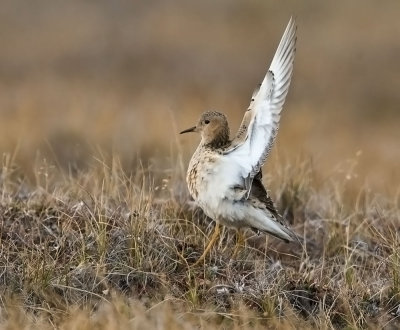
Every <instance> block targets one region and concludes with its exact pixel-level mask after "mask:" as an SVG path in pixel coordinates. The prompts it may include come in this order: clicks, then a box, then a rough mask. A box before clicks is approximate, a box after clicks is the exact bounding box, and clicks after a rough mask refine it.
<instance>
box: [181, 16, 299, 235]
mask: <svg viewBox="0 0 400 330" xmlns="http://www.w3.org/2000/svg"><path fill="white" fill-rule="evenodd" d="M295 32H296V28H295V24H294V21H293V19H291V20H290V22H289V24H288V26H287V28H286V30H285V33H284V35H283V37H282V40H281V42H280V44H279V46H278V49H277V51H276V54H275V56H274V59H273V60H272V63H271V66H270V68H269V70H268V72H267V75H266V76H265V78H264V80H263V82H262V84H261V85H260V86H259V88H258V89H257V90H256V91H255V92H254V93H253V96H252V98H251V102H250V106H249V108H248V110H247V111H246V113H245V115H244V118H243V121H242V124H241V126H240V128H239V131H238V133H237V134H236V137H235V138H234V139H233V140H230V138H229V125H228V121H227V119H226V117H225V115H224V114H222V113H219V112H216V111H208V112H205V113H204V114H202V116H201V117H200V119H199V121H198V123H197V125H196V126H194V127H192V128H190V129H188V130H185V131H183V132H181V133H186V132H199V133H201V142H200V144H199V146H198V147H197V149H196V151H195V153H194V154H193V156H192V158H191V160H190V163H189V168H188V172H187V184H188V188H189V191H190V194H191V196H192V197H193V199H194V200H195V201H196V203H197V204H198V205H199V206H200V207H201V208H202V209H203V211H204V212H205V213H206V214H207V215H208V216H209V217H210V218H212V219H214V220H216V221H218V222H220V223H222V224H224V225H227V226H230V227H236V228H241V227H250V228H253V229H256V230H260V231H264V232H267V233H269V234H271V235H274V236H276V237H278V238H281V239H283V240H285V241H293V240H296V239H297V235H296V234H295V233H294V232H293V231H292V230H290V229H289V227H288V226H287V225H286V224H285V221H284V219H283V218H282V217H281V216H280V215H279V214H278V212H277V211H276V209H275V206H274V204H273V202H272V200H271V199H270V197H269V196H268V194H267V191H266V189H265V187H264V186H263V184H262V172H261V167H262V165H263V164H264V162H265V160H266V157H267V155H268V152H269V150H270V148H271V146H272V143H273V141H274V138H275V136H276V132H277V130H278V125H279V119H280V111H281V109H282V107H283V103H284V101H285V98H286V95H287V92H288V89H289V85H290V78H291V76H292V71H293V60H294V53H295V42H296V35H295Z"/></svg>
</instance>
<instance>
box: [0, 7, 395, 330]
mask: <svg viewBox="0 0 400 330" xmlns="http://www.w3.org/2000/svg"><path fill="white" fill-rule="evenodd" d="M399 10H400V3H399V2H398V1H387V2H385V4H379V6H378V5H377V4H376V3H375V2H374V1H372V0H368V1H361V0H360V1H353V2H347V1H335V2H334V1H326V2H320V1H317V0H313V1H309V2H307V5H305V4H304V3H301V2H298V1H294V0H292V1H287V2H285V3H284V4H279V5H278V3H275V2H273V1H258V0H252V1H247V2H245V1H239V0H234V1H228V0H223V1H219V2H218V3H215V2H212V1H203V2H198V3H197V2H187V1H176V2H168V3H167V2H162V1H152V2H138V1H133V2H126V1H114V2H108V1H105V0H104V1H103V0H101V1H96V2H92V1H77V0H76V1H69V2H54V1H50V0H41V1H38V2H35V3H33V2H32V3H31V2H24V1H12V0H6V1H3V2H2V10H1V11H0V43H1V45H3V47H2V50H1V51H0V118H1V120H0V152H1V155H2V164H1V168H0V224H1V226H0V234H1V235H0V240H1V245H0V246H1V250H0V328H1V329H3V328H4V329H53V328H57V329H153V328H154V329H195V328H196V329H197V328H206V329H227V328H230V329H232V328H233V329H254V328H255V329H257V328H259V329H261V328H271V329H291V328H296V329H299V328H318V329H320V328H321V329H332V328H335V329H336V328H351V329H353V328H354V329H355V328H371V329H375V328H385V329H396V328H399V327H400V237H399V232H400V208H399V204H400V198H399V193H400V189H399V182H400V171H399V168H400V167H399V164H400V148H399V141H400V129H399V122H400V113H399V104H400V94H399V93H398V91H399V90H400V78H399V77H400V75H399V74H398V69H399V63H398V58H399V57H400V43H399V41H398V36H399V32H400V21H399V20H398V17H397V16H398V12H399ZM291 15H295V16H296V18H297V24H298V47H297V54H296V62H295V73H294V77H293V80H292V86H291V90H290V92H289V95H288V98H287V102H286V106H285V109H284V112H283V115H282V120H281V127H280V132H279V135H278V140H277V143H276V145H275V146H274V148H273V151H272V153H271V155H270V158H269V160H268V161H267V164H266V166H265V169H264V173H265V175H264V182H265V184H266V186H267V187H268V188H269V190H270V192H271V196H272V197H273V199H274V200H275V202H276V205H277V207H278V209H279V211H280V212H281V213H282V214H283V215H285V217H286V218H287V220H288V222H289V223H290V224H291V225H292V226H293V228H294V229H295V230H296V232H297V233H299V234H301V235H304V236H305V237H307V239H308V241H309V244H307V245H305V246H304V247H303V249H302V250H299V249H298V248H297V247H296V246H292V245H290V244H284V243H281V242H279V241H278V240H276V239H273V238H271V237H265V236H264V235H260V236H257V235H256V234H255V233H253V232H252V231H250V230H249V231H248V232H246V236H247V240H246V242H245V243H244V246H242V247H241V248H240V250H239V253H238V255H236V256H234V255H233V251H234V249H235V242H236V233H235V231H234V230H231V229H226V228H225V229H224V231H223V235H222V236H221V238H220V240H219V242H218V244H217V245H216V246H215V247H214V248H213V249H212V251H211V253H210V255H209V256H208V258H207V259H206V261H205V262H204V264H202V265H198V266H193V264H194V262H195V260H196V259H197V258H198V257H199V256H200V255H201V253H202V252H203V250H204V247H205V246H206V244H207V242H208V239H209V237H210V234H211V233H212V230H213V228H214V223H213V222H212V221H211V220H210V219H208V218H206V217H205V216H204V215H203V214H202V212H201V210H199V209H197V208H196V207H194V206H193V205H192V203H191V202H190V199H189V196H188V191H187V188H186V184H185V171H186V167H187V164H188V161H189V158H190V156H191V153H192V152H193V151H194V149H195V147H196V144H197V143H198V137H197V136H194V135H193V136H179V135H178V134H177V133H178V132H179V131H180V130H182V129H184V128H187V127H189V126H192V125H193V124H194V122H195V121H196V120H197V117H198V116H199V115H200V113H201V112H203V111H204V110H206V109H216V110H219V111H222V112H224V113H226V114H227V115H228V118H229V119H230V122H231V126H232V131H234V130H235V129H236V128H237V127H238V124H239V122H240V120H241V118H242V115H243V110H244V109H246V107H247V105H248V101H249V98H250V95H251V93H252V90H253V88H254V87H255V86H256V85H257V83H258V82H259V81H260V79H262V77H263V75H264V74H265V71H266V68H267V66H268V64H269V62H270V59H271V58H272V55H273V53H274V51H275V48H276V46H277V43H278V41H279V38H280V36H281V34H282V32H283V30H284V27H285V25H286V23H287V21H288V20H289V17H290V16H291Z"/></svg>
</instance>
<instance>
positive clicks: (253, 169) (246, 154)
mask: <svg viewBox="0 0 400 330" xmlns="http://www.w3.org/2000/svg"><path fill="white" fill-rule="evenodd" d="M295 50H296V25H295V21H294V19H293V18H291V19H290V21H289V24H288V25H287V27H286V30H285V32H284V34H283V36H282V39H281V41H280V43H279V46H278V48H277V50H276V53H275V56H274V58H273V60H272V63H271V66H270V68H269V70H268V72H267V74H266V76H265V78H264V80H263V82H262V83H261V85H260V88H259V89H258V91H255V93H254V94H253V97H252V99H251V102H250V106H249V109H248V111H247V112H246V114H245V116H244V118H243V121H242V125H241V127H240V129H239V132H238V134H237V137H236V139H235V140H233V142H232V145H231V147H230V148H229V149H228V150H226V151H225V153H224V154H225V155H226V156H227V160H228V161H232V162H235V163H236V164H237V165H239V171H240V172H241V173H240V175H241V176H242V177H243V178H245V179H246V188H247V189H250V186H251V183H252V180H253V178H254V177H255V176H256V174H257V173H258V172H259V170H260V169H261V166H262V165H263V164H264V162H265V160H266V158H267V156H268V153H269V150H270V149H271V147H272V144H273V142H274V139H275V136H276V134H277V131H278V127H279V119H280V112H281V110H282V107H283V104H284V102H285V98H286V95H287V93H288V90H289V85H290V80H291V77H292V73H293V61H294V55H295ZM245 133H246V135H245V136H244V134H245Z"/></svg>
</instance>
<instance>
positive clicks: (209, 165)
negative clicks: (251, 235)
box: [192, 155, 243, 221]
mask: <svg viewBox="0 0 400 330" xmlns="http://www.w3.org/2000/svg"><path fill="white" fill-rule="evenodd" d="M197 169H198V170H197V177H196V180H195V181H196V187H195V189H196V194H192V196H193V195H195V196H193V198H194V199H195V201H196V202H197V204H198V205H199V206H200V207H201V208H202V209H203V211H204V212H205V213H206V214H207V216H209V217H210V218H212V219H214V220H220V221H223V220H222V218H226V219H227V220H228V219H231V218H232V220H233V216H234V215H233V214H231V211H232V207H228V206H232V204H233V202H234V201H235V200H239V199H240V198H241V197H243V196H242V195H240V196H238V195H237V193H235V190H234V189H233V187H235V186H238V185H243V179H242V178H241V177H240V176H239V174H238V173H239V171H238V169H237V168H235V166H234V164H229V163H227V162H226V161H225V159H224V158H222V156H220V155H215V156H214V159H212V161H208V162H207V161H204V162H202V163H201V164H199V165H198V167H197ZM228 221H229V220H228Z"/></svg>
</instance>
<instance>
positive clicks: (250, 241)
mask: <svg viewBox="0 0 400 330" xmlns="http://www.w3.org/2000/svg"><path fill="white" fill-rule="evenodd" d="M176 159H179V157H177V158H176ZM175 165H176V166H175V167H174V168H175V169H174V170H173V169H170V171H167V172H165V171H156V170H153V171H152V170H150V169H149V168H144V167H142V166H138V167H137V168H136V169H135V170H134V171H132V172H131V173H129V175H128V174H127V173H126V172H125V171H124V170H123V169H122V167H121V166H120V164H119V162H118V161H117V160H116V159H114V160H113V161H112V162H111V163H110V164H109V165H107V163H106V162H105V161H104V162H101V163H97V165H93V166H92V167H91V168H90V169H89V170H88V171H87V172H80V173H77V174H75V175H71V176H64V179H63V180H61V181H58V180H57V181H54V180H52V179H51V178H52V177H58V176H56V172H57V169H55V168H50V169H49V168H47V169H46V168H45V166H43V167H42V169H43V171H42V172H41V173H40V174H38V177H37V182H36V186H34V187H33V186H32V185H29V184H27V183H26V182H25V181H24V179H23V178H22V177H19V176H18V175H17V174H16V169H15V168H13V167H12V166H10V167H7V165H5V166H4V167H3V171H2V181H1V212H0V214H1V274H0V281H1V282H0V290H1V297H2V298H1V303H2V306H3V308H2V312H1V319H2V321H1V324H2V326H3V327H5V328H7V329H21V328H23V327H25V328H52V327H54V326H57V327H59V328H61V329H74V328H75V329H78V328H79V329H92V328H94V327H96V328H99V329H126V328H132V329H140V328H143V327H146V328H157V327H160V326H161V327H162V328H168V327H169V328H174V329H175V328H178V329H179V328H181V329H192V328H196V327H198V326H205V325H207V328H221V329H224V328H231V327H234V328H249V329H250V328H257V327H258V328H263V327H269V328H274V329H281V328H282V329H286V328H309V327H317V328H360V327H362V328H365V327H367V328H368V327H370V328H374V327H378V326H379V327H386V328H389V329H390V328H393V329H394V328H397V327H399V326H400V318H399V316H400V255H399V254H400V252H399V251H400V250H399V243H400V238H399V235H398V233H399V229H400V222H399V208H398V203H399V201H398V196H397V197H396V198H393V199H390V198H387V197H385V196H382V195H379V194H376V193H374V192H372V191H367V190H365V189H363V188H360V190H359V191H358V193H357V194H354V192H353V191H351V190H350V192H349V191H348V189H347V185H349V183H351V178H348V177H347V178H346V177H344V178H343V180H342V181H339V180H322V179H321V178H319V177H318V173H316V172H315V170H313V166H312V164H311V162H310V161H306V160H299V161H298V163H297V164H280V165H279V166H280V168H281V170H279V169H278V168H275V169H273V172H274V173H275V175H274V176H273V179H272V176H268V175H267V176H266V177H267V178H266V180H265V183H266V184H267V186H269V187H271V189H272V191H271V193H272V195H273V196H275V200H276V204H277V206H278V207H279V210H280V211H281V212H282V214H284V215H285V217H286V219H287V220H288V222H290V223H291V226H293V228H295V230H296V231H297V232H298V233H299V234H301V235H303V236H304V237H306V240H307V243H306V244H305V245H304V246H303V247H300V248H299V247H298V246H296V245H293V244H285V243H283V242H280V241H278V240H276V239H274V238H270V237H265V236H264V235H257V234H256V233H253V232H251V231H247V232H246V233H245V234H246V236H247V240H246V242H245V243H244V246H241V247H240V249H239V253H238V254H237V255H236V256H234V255H233V251H234V249H235V242H236V232H235V231H234V230H230V229H225V230H224V231H223V235H222V237H221V239H220V241H219V242H218V244H217V245H216V246H215V247H214V248H213V249H212V251H211V253H210V255H209V256H208V257H207V258H206V260H205V261H204V263H202V264H201V265H198V266H194V267H193V264H194V262H195V261H196V259H197V258H198V257H199V256H200V255H201V253H202V251H203V249H204V247H205V245H206V244H207V241H208V238H209V237H210V236H211V233H212V230H213V227H214V223H213V222H212V221H211V220H210V219H208V218H207V217H205V216H204V215H203V214H202V212H201V210H200V209H197V208H196V207H195V206H194V205H193V203H192V202H191V201H190V199H189V197H188V193H187V190H186V187H185V183H184V180H183V177H184V172H182V170H181V169H179V168H180V166H178V165H179V164H175ZM277 166H278V165H277ZM153 168H154V167H153ZM282 168H283V170H282ZM271 170H272V169H271Z"/></svg>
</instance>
